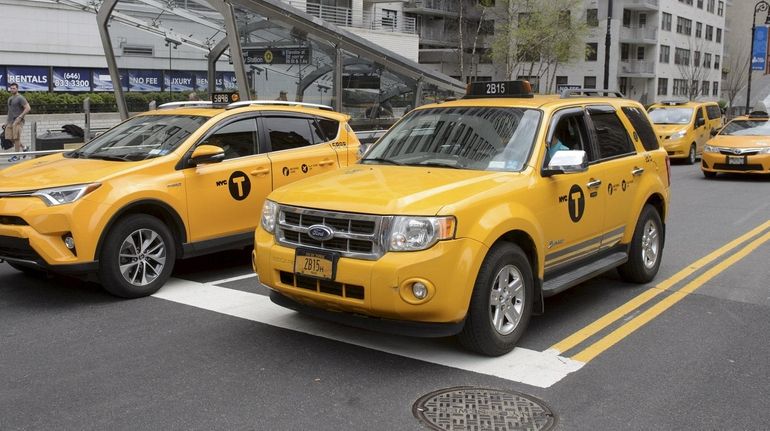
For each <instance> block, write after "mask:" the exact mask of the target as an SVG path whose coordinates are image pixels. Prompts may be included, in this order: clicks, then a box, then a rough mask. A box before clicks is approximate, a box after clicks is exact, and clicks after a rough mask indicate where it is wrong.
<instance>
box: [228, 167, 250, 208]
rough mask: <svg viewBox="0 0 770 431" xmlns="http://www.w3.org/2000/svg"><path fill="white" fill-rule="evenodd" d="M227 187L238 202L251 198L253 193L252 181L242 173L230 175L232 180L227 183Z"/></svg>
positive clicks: (237, 172)
mask: <svg viewBox="0 0 770 431" xmlns="http://www.w3.org/2000/svg"><path fill="white" fill-rule="evenodd" d="M227 187H228V189H230V196H232V197H233V199H235V200H237V201H242V200H244V199H246V198H247V197H248V196H249V193H250V192H251V180H249V177H248V176H247V175H246V174H245V173H243V172H241V171H235V172H233V173H232V174H231V175H230V179H229V180H228V181H227Z"/></svg>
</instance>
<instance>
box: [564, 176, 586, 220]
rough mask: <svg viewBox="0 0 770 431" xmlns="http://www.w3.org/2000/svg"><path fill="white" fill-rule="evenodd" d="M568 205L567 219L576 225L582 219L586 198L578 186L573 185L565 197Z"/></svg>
mask: <svg viewBox="0 0 770 431" xmlns="http://www.w3.org/2000/svg"><path fill="white" fill-rule="evenodd" d="M567 198H568V202H569V205H568V206H567V207H568V208H569V218H570V219H572V222H573V223H577V222H579V221H580V219H581V218H583V212H584V211H585V209H586V197H585V194H584V193H583V189H582V188H580V186H579V185H577V184H573V185H572V187H571V188H570V189H569V195H568V196H567Z"/></svg>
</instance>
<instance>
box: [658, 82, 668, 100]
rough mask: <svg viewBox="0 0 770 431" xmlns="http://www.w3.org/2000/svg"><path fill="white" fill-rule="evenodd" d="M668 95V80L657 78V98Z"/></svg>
mask: <svg viewBox="0 0 770 431" xmlns="http://www.w3.org/2000/svg"><path fill="white" fill-rule="evenodd" d="M667 95H668V78H658V96H667Z"/></svg>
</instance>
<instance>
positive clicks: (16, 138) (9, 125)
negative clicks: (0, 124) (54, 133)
mask: <svg viewBox="0 0 770 431" xmlns="http://www.w3.org/2000/svg"><path fill="white" fill-rule="evenodd" d="M8 91H10V92H11V97H9V98H8V120H7V121H6V123H5V138H6V139H8V140H9V141H11V142H13V147H14V151H16V152H17V153H19V152H21V151H22V150H23V151H27V147H23V148H22V146H21V131H22V130H23V129H24V117H25V116H26V115H27V114H28V113H29V111H31V110H32V109H31V108H30V107H29V103H28V102H27V99H25V98H24V96H22V95H21V94H19V84H17V83H15V82H13V83H11V85H9V86H8ZM22 158H23V156H22ZM20 159H21V158H20V157H19V156H13V157H11V158H10V159H8V161H9V162H16V161H19V160H20Z"/></svg>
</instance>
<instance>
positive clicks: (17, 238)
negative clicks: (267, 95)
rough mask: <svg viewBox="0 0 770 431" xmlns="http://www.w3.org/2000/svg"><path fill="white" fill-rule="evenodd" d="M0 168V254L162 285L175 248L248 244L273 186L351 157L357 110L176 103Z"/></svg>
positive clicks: (109, 283)
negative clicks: (64, 148)
mask: <svg viewBox="0 0 770 431" xmlns="http://www.w3.org/2000/svg"><path fill="white" fill-rule="evenodd" d="M161 108H162V109H159V110H155V111H150V112H147V113H144V114H140V115H137V116H135V117H133V118H130V119H128V120H126V121H124V122H122V123H121V124H119V125H117V126H115V127H114V128H112V129H110V130H109V131H107V132H105V133H104V134H102V135H100V136H98V137H97V138H95V139H93V140H92V141H90V142H89V143H87V144H85V145H84V146H82V147H81V148H79V149H77V150H75V151H71V152H67V153H63V154H56V155H50V156H46V157H42V158H38V159H35V160H30V161H26V162H23V163H19V164H17V165H14V166H11V167H8V168H5V169H3V170H0V261H2V260H5V261H6V262H7V263H8V264H9V265H11V266H12V267H14V268H16V269H19V270H22V271H25V272H30V271H33V272H34V271H41V270H44V271H51V272H58V273H66V274H72V275H78V276H86V277H87V278H93V279H97V280H98V281H101V284H102V286H103V287H104V288H105V289H106V290H107V291H109V292H110V293H112V294H114V295H117V296H121V297H139V296H146V295H150V294H152V293H154V292H155V291H157V290H158V289H159V288H160V287H161V286H162V285H163V283H164V282H165V281H166V280H167V279H168V277H169V275H170V274H171V271H172V268H173V266H174V262H175V260H176V259H178V258H187V257H191V256H197V255H201V254H206V253H210V252H214V251H220V250H226V249H235V248H246V247H250V246H251V244H252V241H253V237H254V229H255V228H256V226H257V225H258V224H259V214H260V210H261V208H262V203H263V201H264V199H265V196H267V194H268V193H270V192H271V191H272V190H273V189H275V188H277V187H280V186H282V185H284V184H288V183H290V182H293V181H295V180H298V179H301V178H306V177H309V176H313V175H317V174H320V173H323V172H328V171H332V170H336V169H338V168H340V167H345V166H348V165H349V164H352V163H353V162H355V161H356V160H357V158H358V156H359V155H358V146H359V142H358V139H357V138H356V136H355V134H354V133H353V132H352V129H351V128H350V126H349V125H348V120H349V116H347V115H343V114H340V113H336V112H333V111H332V110H331V108H329V107H325V106H321V105H313V104H302V103H295V102H268V101H240V102H237V103H232V104H229V105H227V106H226V107H225V106H218V105H215V104H212V103H211V102H176V103H171V104H166V105H164V106H162V107H161Z"/></svg>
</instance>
